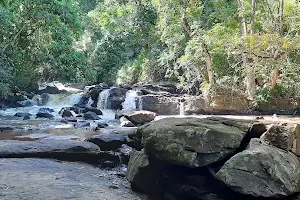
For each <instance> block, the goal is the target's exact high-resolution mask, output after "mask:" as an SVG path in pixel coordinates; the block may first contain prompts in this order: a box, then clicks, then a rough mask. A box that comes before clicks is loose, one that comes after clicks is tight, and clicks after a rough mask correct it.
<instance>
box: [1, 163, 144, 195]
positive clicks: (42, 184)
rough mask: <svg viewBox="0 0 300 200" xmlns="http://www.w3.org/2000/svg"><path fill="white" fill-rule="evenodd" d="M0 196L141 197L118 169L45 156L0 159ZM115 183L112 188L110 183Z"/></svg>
mask: <svg viewBox="0 0 300 200" xmlns="http://www.w3.org/2000/svg"><path fill="white" fill-rule="evenodd" d="M0 166H1V171H0V180H1V183H0V199H2V200H20V199H24V200H25V199H26V200H29V199H30V200H40V199H49V200H50V199H84V200H97V199H102V200H142V199H144V198H142V197H140V196H138V195H137V194H135V193H134V192H132V191H131V189H130V188H129V185H128V183H127V181H126V180H125V179H124V178H121V177H119V176H117V174H119V172H118V171H106V170H102V169H99V168H96V167H93V166H91V165H87V164H80V163H67V162H57V161H55V160H46V159H32V158H26V159H12V158H9V159H0ZM112 185H114V186H117V187H115V189H112V188H111V186H112Z"/></svg>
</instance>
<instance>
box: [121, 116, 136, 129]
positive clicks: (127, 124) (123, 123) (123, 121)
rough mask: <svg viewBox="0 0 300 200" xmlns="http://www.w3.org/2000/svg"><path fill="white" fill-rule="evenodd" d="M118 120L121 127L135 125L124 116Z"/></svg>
mask: <svg viewBox="0 0 300 200" xmlns="http://www.w3.org/2000/svg"><path fill="white" fill-rule="evenodd" d="M120 122H121V127H135V125H134V124H133V123H132V122H131V121H129V120H128V119H127V118H126V117H124V116H123V117H121V118H120Z"/></svg>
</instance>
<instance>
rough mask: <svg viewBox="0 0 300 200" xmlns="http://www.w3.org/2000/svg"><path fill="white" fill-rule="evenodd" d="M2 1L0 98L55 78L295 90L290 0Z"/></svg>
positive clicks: (293, 5) (254, 93)
mask: <svg viewBox="0 0 300 200" xmlns="http://www.w3.org/2000/svg"><path fill="white" fill-rule="evenodd" d="M0 3H1V5H0V32H1V33H0V76H1V78H0V94H1V96H2V97H5V96H7V95H8V94H9V93H10V92H14V91H17V90H24V89H29V88H35V87H36V85H37V83H38V82H42V81H53V80H57V81H62V82H75V83H85V84H94V83H99V82H107V83H118V84H134V83H139V82H143V83H146V82H148V83H149V82H150V83H153V82H174V83H178V84H181V85H183V86H184V87H186V88H187V89H192V88H197V89H199V90H200V89H201V90H204V89H206V88H213V87H216V88H217V87H221V88H223V89H224V88H225V89H226V88H227V89H230V90H236V91H241V93H243V94H244V95H245V96H247V98H248V99H249V100H254V102H264V101H268V100H269V99H271V98H273V97H276V96H277V97H285V98H294V99H297V98H299V97H300V82H299V81H298V80H299V78H300V52H299V50H300V40H299V33H300V3H298V0H259V1H258V0H201V1H196V0H0ZM225 89H224V91H226V90H225Z"/></svg>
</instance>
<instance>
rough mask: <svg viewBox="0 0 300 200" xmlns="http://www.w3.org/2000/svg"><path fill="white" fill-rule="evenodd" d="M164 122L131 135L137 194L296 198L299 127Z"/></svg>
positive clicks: (205, 199) (175, 198) (131, 176)
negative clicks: (134, 150)
mask: <svg viewBox="0 0 300 200" xmlns="http://www.w3.org/2000/svg"><path fill="white" fill-rule="evenodd" d="M267 126H268V128H267ZM267 126H266V125H265V124H262V123H260V122H255V121H241V120H228V119H224V118H207V119H199V118H182V119H178V118H166V119H162V120H159V121H154V122H151V123H149V124H146V125H144V126H142V127H140V128H138V130H137V131H136V132H135V134H131V135H129V137H130V139H131V140H132V141H135V144H139V148H140V149H141V150H140V151H136V152H135V153H134V154H133V155H132V156H131V158H130V161H129V165H128V171H127V178H128V180H129V181H130V182H131V186H132V188H133V189H134V190H136V191H139V192H143V193H147V194H150V195H152V196H155V198H163V199H168V200H180V199H199V200H212V199H213V200H221V199H222V200H227V199H228V200H232V199H246V200H248V199H249V200H256V199H275V198H284V199H289V200H296V199H298V197H297V193H299V192H300V160H299V158H298V157H297V156H298V155H300V154H299V153H300V152H299V133H300V132H299V126H298V125H297V126H295V125H293V126H283V125H267Z"/></svg>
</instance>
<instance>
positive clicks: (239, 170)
mask: <svg viewBox="0 0 300 200" xmlns="http://www.w3.org/2000/svg"><path fill="white" fill-rule="evenodd" d="M216 176H217V177H218V178H219V179H220V180H221V181H223V182H224V183H225V184H226V185H228V186H229V187H230V188H231V189H233V190H234V191H236V192H239V193H242V194H247V195H252V196H256V197H272V198H279V197H285V196H289V195H292V194H294V193H297V192H300V162H299V159H298V157H297V156H295V155H294V154H292V153H290V152H287V151H283V150H281V149H279V148H276V147H272V146H269V145H264V144H261V143H260V141H259V139H252V140H251V142H250V145H249V146H248V148H247V149H246V150H245V151H243V152H241V153H238V154H236V155H235V156H233V157H232V158H231V159H229V160H228V161H227V162H226V163H225V165H224V166H223V167H222V168H221V169H220V170H219V172H218V173H217V174H216Z"/></svg>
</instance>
